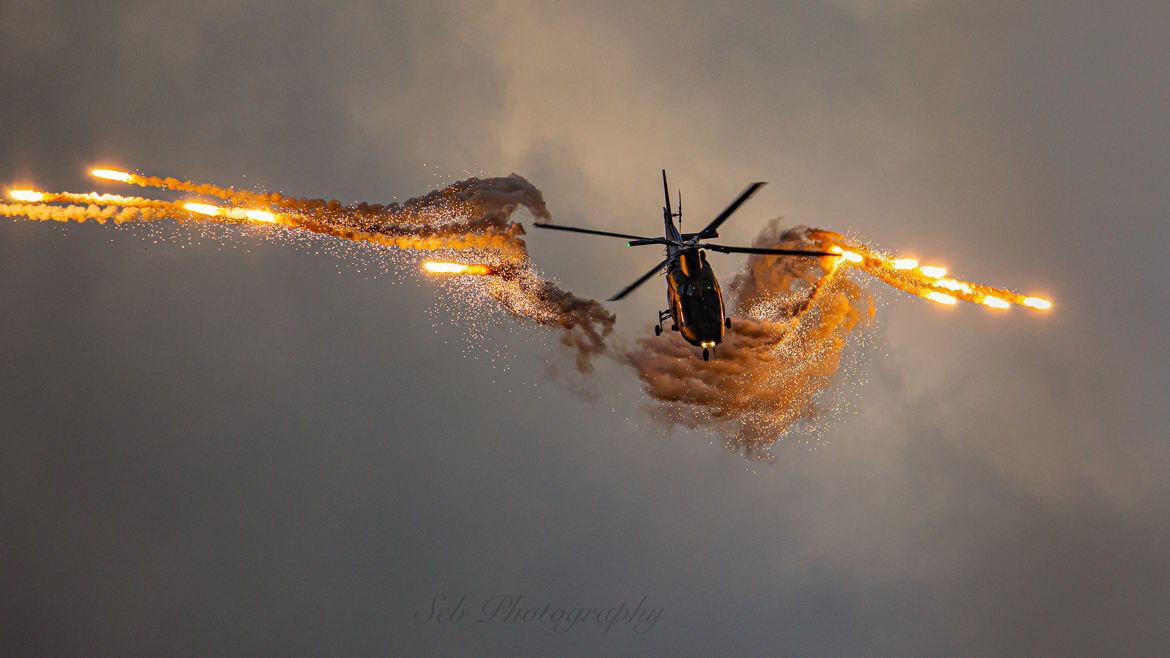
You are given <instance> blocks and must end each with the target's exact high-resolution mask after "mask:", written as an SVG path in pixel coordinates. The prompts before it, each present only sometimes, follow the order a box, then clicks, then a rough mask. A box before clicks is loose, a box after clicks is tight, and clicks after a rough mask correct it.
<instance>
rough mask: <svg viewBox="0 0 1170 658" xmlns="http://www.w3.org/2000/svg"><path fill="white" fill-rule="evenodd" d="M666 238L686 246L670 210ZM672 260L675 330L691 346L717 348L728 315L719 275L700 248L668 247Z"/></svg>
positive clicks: (670, 299)
mask: <svg viewBox="0 0 1170 658" xmlns="http://www.w3.org/2000/svg"><path fill="white" fill-rule="evenodd" d="M664 215H665V217H664V218H663V219H664V220H665V229H666V231H665V237H666V239H667V240H672V241H674V242H676V243H682V242H684V239H683V236H682V234H680V233H679V230H678V227H677V226H675V224H674V218H673V217H672V216H671V214H670V211H669V209H666V212H665V213H664ZM666 255H667V257H668V258H669V259H670V260H669V262H668V263H667V266H666V301H667V304H668V305H669V306H668V308H669V309H670V311H669V312H670V316H671V317H672V318H674V327H672V328H675V327H677V329H678V332H679V334H681V335H682V337H683V338H684V339H685V340H686V341H687V342H688V343H690V344H691V345H694V346H696V347H702V348H710V347H715V346H716V345H718V344H719V343H722V342H723V331H724V329H725V328H726V324H725V323H726V317H727V315H726V311H725V309H724V307H723V291H722V290H720V289H719V280H718V279H716V278H715V271H714V270H713V269H711V265H710V264H709V263H707V254H706V253H705V252H704V251H703V250H702V249H699V248H698V247H697V246H690V245H688V246H684V247H678V246H675V245H674V244H668V245H667V246H666Z"/></svg>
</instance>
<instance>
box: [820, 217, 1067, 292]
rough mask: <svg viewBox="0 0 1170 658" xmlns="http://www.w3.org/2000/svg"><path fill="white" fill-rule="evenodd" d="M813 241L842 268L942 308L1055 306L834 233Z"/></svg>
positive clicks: (824, 233) (825, 234) (828, 233)
mask: <svg viewBox="0 0 1170 658" xmlns="http://www.w3.org/2000/svg"><path fill="white" fill-rule="evenodd" d="M810 237H811V238H813V239H814V240H819V241H821V242H824V243H825V244H830V245H832V246H831V247H830V248H829V250H830V251H833V252H835V253H839V254H842V256H843V257H842V258H841V259H840V266H843V267H856V268H857V269H860V270H862V271H863V272H865V273H866V274H869V275H870V276H872V277H874V278H876V279H878V280H879V281H881V282H883V283H885V284H887V285H889V286H892V287H894V288H897V289H898V290H901V291H903V292H908V293H910V294H912V295H917V296H919V297H922V298H924V299H929V300H931V301H933V302H937V303H939V304H947V305H951V304H954V303H955V302H956V301H965V302H971V303H973V304H982V305H984V306H987V307H989V308H995V309H1006V308H1010V306H1011V305H1012V304H1017V305H1019V306H1027V307H1029V308H1033V309H1039V310H1047V309H1050V308H1052V302H1050V301H1048V300H1047V299H1044V298H1042V297H1031V296H1026V295H1022V294H1019V293H1016V292H1012V291H1011V290H1006V289H1004V288H996V287H994V286H989V285H984V284H980V283H972V282H969V281H960V280H958V279H955V278H950V277H947V276H946V274H947V270H946V268H944V267H941V266H938V265H919V264H918V261H917V260H915V259H913V258H898V257H894V256H890V255H887V254H884V253H881V252H880V251H877V250H875V249H872V248H870V247H869V246H867V245H864V244H859V243H856V242H851V241H849V240H847V239H846V238H845V237H844V236H842V235H840V234H838V233H834V232H832V231H824V230H814V231H813V232H812V234H811V236H810Z"/></svg>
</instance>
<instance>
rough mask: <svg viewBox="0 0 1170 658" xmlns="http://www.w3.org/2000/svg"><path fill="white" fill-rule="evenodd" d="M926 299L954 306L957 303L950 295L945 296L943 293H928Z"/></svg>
mask: <svg viewBox="0 0 1170 658" xmlns="http://www.w3.org/2000/svg"><path fill="white" fill-rule="evenodd" d="M926 298H927V299H929V300H930V301H932V302H938V303H939V304H954V303H955V301H956V300H955V298H954V297H951V296H950V295H944V294H942V293H941V292H931V293H928V294H927V295H926Z"/></svg>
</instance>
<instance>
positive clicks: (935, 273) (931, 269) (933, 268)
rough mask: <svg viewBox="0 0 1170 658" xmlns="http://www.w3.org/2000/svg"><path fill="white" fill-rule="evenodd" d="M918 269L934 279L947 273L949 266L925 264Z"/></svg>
mask: <svg viewBox="0 0 1170 658" xmlns="http://www.w3.org/2000/svg"><path fill="white" fill-rule="evenodd" d="M918 271H919V272H922V273H923V274H925V275H926V276H928V277H930V278H932V279H937V278H940V277H941V276H942V275H944V274H946V273H947V268H945V267H939V266H937V265H923V266H922V267H919V268H918ZM944 303H945V302H944Z"/></svg>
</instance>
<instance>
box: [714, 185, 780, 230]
mask: <svg viewBox="0 0 1170 658" xmlns="http://www.w3.org/2000/svg"><path fill="white" fill-rule="evenodd" d="M763 185H764V183H752V184H751V185H749V186H748V188H747V189H746V190H744V191H743V194H741V195H739V198H738V199H736V200H735V201H732V202H731V205H730V206H727V209H726V210H724V211H723V212H721V213H719V216H718V217H716V218H715V219H713V220H711V223H710V224H708V225H707V227H706V228H704V229H703V230H702V231H699V238H700V239H702V238H713V237H715V233H716V229H718V228H719V225H720V224H722V223H723V222H725V221H727V218H728V217H731V213H733V212H735V211H736V210H737V209H738V208H739V207H740V206H742V205H743V202H744V201H747V200H748V197H750V196H751V195H753V194H755V193H756V190H758V189H760V188H761V187H762V186H763Z"/></svg>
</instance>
